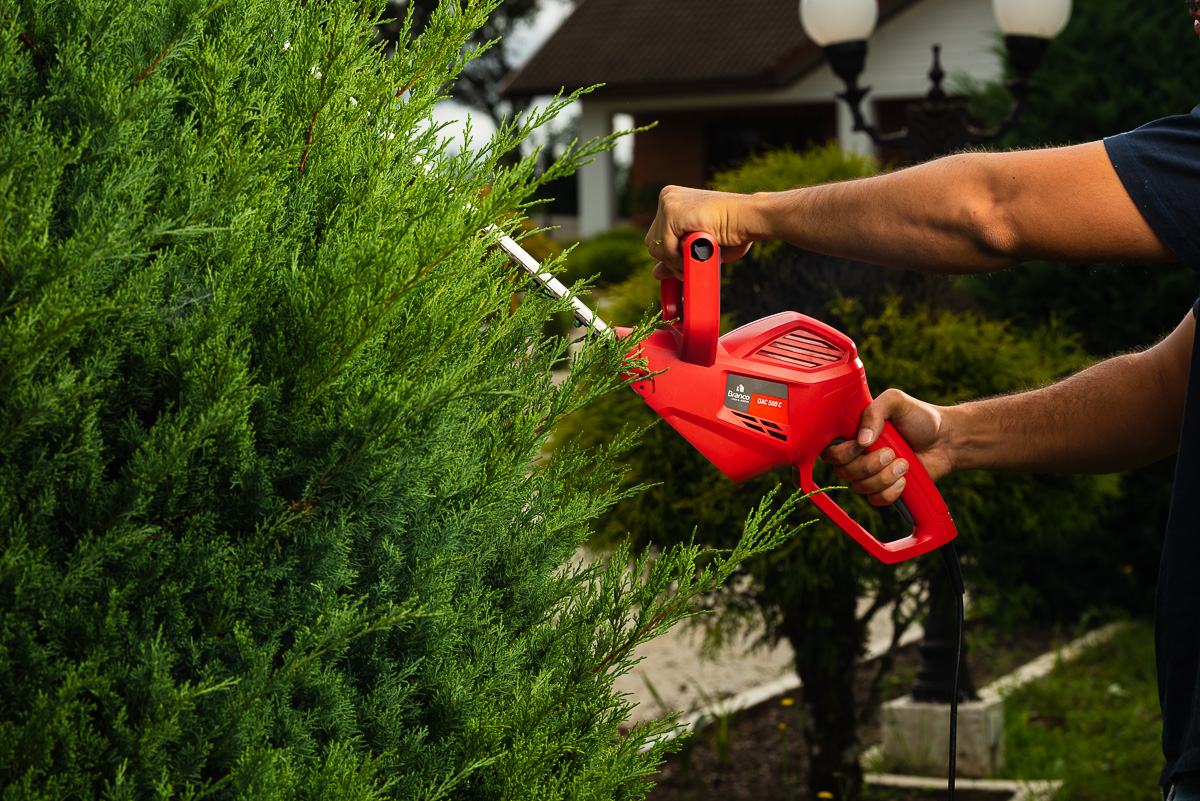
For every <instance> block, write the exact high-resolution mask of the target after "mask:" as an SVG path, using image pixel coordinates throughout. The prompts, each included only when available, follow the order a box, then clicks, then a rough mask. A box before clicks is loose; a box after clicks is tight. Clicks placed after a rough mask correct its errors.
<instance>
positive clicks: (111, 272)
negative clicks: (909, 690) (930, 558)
mask: <svg viewBox="0 0 1200 801" xmlns="http://www.w3.org/2000/svg"><path fill="white" fill-rule="evenodd" d="M489 8H490V6H489V4H488V3H482V2H480V3H470V4H468V5H466V6H462V7H459V6H458V4H444V5H443V6H442V7H440V8H439V10H438V11H437V12H436V13H435V14H434V15H433V16H432V17H431V18H430V20H429V23H428V25H427V26H426V28H425V29H424V32H423V33H422V34H421V35H420V36H419V37H415V38H412V39H409V38H408V37H402V39H401V41H400V45H399V47H398V48H397V50H396V52H395V54H394V57H393V58H391V59H385V58H384V57H383V55H382V53H381V52H380V50H379V49H378V48H377V47H376V46H374V45H372V43H371V42H372V27H373V23H374V20H375V19H376V18H377V16H378V12H379V8H377V7H369V6H364V5H361V4H358V3H354V2H347V1H345V0H331V1H330V2H321V3H304V4H279V3H270V2H264V1H263V0H200V2H182V0H147V2H144V3H137V4H133V3H118V4H112V3H105V2H98V0H67V2H50V0H23V1H22V2H20V3H18V4H16V5H15V6H12V7H10V8H9V10H8V11H7V12H6V15H5V23H6V24H5V29H6V32H5V34H4V35H3V36H0V184H2V185H3V187H4V191H3V193H0V539H2V541H3V555H2V556H0V685H2V687H3V690H2V692H0V787H3V797H4V798H5V799H52V798H53V799H59V798H79V799H91V798H109V799H120V798H148V797H167V796H170V797H178V798H200V797H205V798H217V799H234V798H256V799H273V798H301V799H303V798H312V799H322V800H323V801H324V800H327V799H373V798H414V799H415V798H421V799H443V798H456V799H457V798H481V799H482V798H537V799H552V798H605V799H613V798H635V797H640V796H641V795H642V794H643V793H644V790H645V777H646V776H647V775H648V774H649V773H650V772H651V771H652V768H653V766H654V764H655V763H656V761H657V760H658V758H659V757H660V755H661V753H662V751H663V749H664V748H665V746H664V745H662V744H661V743H658V744H655V743H653V742H652V737H653V735H655V734H656V733H658V732H661V730H662V729H663V728H665V726H657V727H649V728H639V729H635V730H634V731H633V732H632V733H630V735H629V736H627V737H624V738H620V737H618V736H617V724H618V723H619V722H620V721H621V720H622V719H623V718H624V717H625V715H626V713H627V711H628V704H627V702H626V701H625V700H624V699H622V698H620V697H617V696H615V695H614V693H613V690H612V679H613V676H614V675H616V674H619V673H620V672H622V671H624V670H627V669H628V667H629V665H630V662H631V657H630V651H631V648H632V647H633V646H634V645H636V644H637V643H639V642H642V641H644V640H645V639H648V638H650V637H652V636H654V635H655V634H657V633H659V632H661V631H662V630H664V629H665V628H668V627H670V626H671V625H672V624H673V623H675V622H676V621H678V620H679V619H680V618H682V617H685V616H687V615H689V614H691V610H692V607H693V604H694V601H693V599H694V597H695V596H696V594H697V593H698V592H701V591H706V590H709V589H712V588H714V587H715V586H716V585H717V584H718V583H719V582H720V581H722V580H724V579H725V578H727V577H728V576H729V575H730V573H731V572H732V571H733V570H734V569H735V567H736V565H737V564H738V562H739V561H740V560H741V559H743V558H746V557H747V556H750V555H753V554H756V553H759V552H761V550H762V549H764V548H767V547H770V546H771V545H773V544H774V543H776V542H778V541H779V540H780V538H781V537H782V536H783V534H784V533H785V532H786V526H783V518H782V517H781V515H783V514H786V512H787V510H788V509H789V508H790V506H789V504H787V503H785V504H784V505H783V506H782V507H781V511H772V510H771V509H769V508H768V507H766V506H764V505H759V504H753V505H750V504H748V506H752V508H753V510H754V512H753V514H752V515H751V516H750V518H749V519H748V522H747V525H746V532H747V536H746V538H744V539H743V540H742V542H741V543H740V544H738V545H736V546H735V547H734V548H733V550H732V551H731V552H722V553H717V554H714V553H704V552H702V551H701V549H699V548H697V547H695V546H691V545H684V546H682V547H679V548H674V549H671V550H670V551H668V552H666V553H665V554H663V556H661V557H660V558H659V559H657V560H655V561H654V562H653V563H647V562H646V561H644V560H643V561H641V562H637V563H636V564H635V565H634V570H633V571H632V572H631V571H630V570H629V569H628V565H627V556H628V555H627V554H625V553H619V554H618V555H617V556H616V557H614V558H613V559H611V560H609V561H608V562H607V563H595V564H579V563H576V562H575V561H573V560H574V557H575V554H576V549H577V547H578V545H579V544H580V542H581V541H582V540H583V539H584V538H585V537H586V535H587V533H588V531H589V521H590V520H592V519H593V518H594V517H595V516H596V515H597V514H599V513H600V512H602V511H603V510H604V509H606V508H608V507H609V506H611V504H613V503H614V502H615V501H616V500H617V499H618V498H619V497H621V495H622V493H623V490H621V489H619V488H618V487H617V479H618V478H619V475H620V472H621V468H620V467H619V465H617V464H616V463H615V462H614V457H615V456H617V455H619V454H621V453H622V452H624V451H625V450H626V449H628V448H629V447H631V444H632V440H631V438H629V437H624V436H622V437H616V438H615V439H613V440H612V441H610V442H606V443H604V445H603V446H602V447H599V448H596V449H592V450H590V451H589V450H584V449H583V448H581V447H578V446H568V447H565V448H562V449H560V450H558V451H557V452H556V453H555V454H554V455H553V456H551V457H549V458H547V457H545V456H544V455H542V452H541V451H542V447H543V445H544V443H545V440H546V438H547V436H548V432H549V431H550V430H551V429H552V428H553V426H554V425H555V424H556V423H557V422H558V421H560V420H561V419H562V418H563V417H564V416H565V415H567V414H568V413H570V412H572V411H573V410H575V409H577V408H579V407H580V406H581V405H583V404H585V403H586V402H588V401H589V400H591V399H594V398H595V397H597V396H599V395H601V394H603V393H604V392H606V391H608V390H610V389H612V388H614V387H617V386H619V385H620V384H621V379H620V374H621V368H622V360H623V357H622V353H621V351H622V348H614V347H607V346H604V345H603V344H602V343H589V344H588V346H587V347H585V348H583V349H582V350H581V351H580V352H579V353H578V355H577V356H576V357H575V362H574V369H573V371H572V373H571V375H570V376H569V377H568V378H567V379H566V380H565V381H563V382H561V383H555V382H554V381H553V380H552V378H551V372H550V366H551V365H552V364H553V363H554V362H555V360H557V359H558V358H560V356H561V353H562V351H563V348H564V343H563V342H562V341H561V340H560V339H559V340H545V339H543V338H541V337H540V335H539V331H540V328H541V327H542V325H543V324H544V323H545V321H546V319H547V318H548V317H549V316H550V315H551V314H552V313H554V312H556V311H560V310H561V309H562V308H563V304H561V303H560V302H552V301H550V300H549V299H547V298H543V297H541V296H538V295H532V296H530V297H528V298H526V300H525V302H524V303H521V304H513V303H512V299H513V295H514V291H515V290H516V289H517V288H519V287H520V286H522V285H523V283H524V282H523V280H522V279H520V278H518V277H517V276H516V275H515V272H516V271H515V269H514V268H512V267H510V266H509V265H508V262H507V260H506V258H505V257H504V256H503V254H502V253H501V252H500V251H498V250H497V249H496V248H494V247H492V244H491V241H490V240H489V237H488V236H486V235H480V233H479V232H480V231H481V230H482V229H484V228H485V227H486V226H487V225H489V224H491V223H499V224H500V225H502V226H504V227H505V229H506V230H509V231H512V230H514V229H515V228H516V225H517V223H516V221H515V220H514V219H513V218H512V217H511V216H510V214H509V213H510V212H511V211H512V210H514V209H520V208H521V207H522V204H523V203H524V202H525V199H526V198H528V197H529V196H530V195H531V194H532V193H533V192H534V190H535V189H536V188H537V186H538V184H539V181H542V180H552V179H553V178H555V177H558V176H560V175H562V174H565V173H567V172H570V171H571V170H572V169H573V168H574V167H575V165H577V164H578V163H579V161H580V160H582V159H586V158H588V157H589V155H590V154H592V153H594V152H596V151H597V149H599V148H603V147H607V146H608V145H609V142H607V141H598V142H593V143H590V144H588V145H585V146H583V147H576V148H573V149H572V150H571V151H570V152H569V153H568V154H567V155H566V156H565V157H564V158H563V159H562V160H560V161H559V162H558V163H557V164H556V165H555V166H554V167H553V168H551V170H549V171H548V172H547V173H546V174H545V175H542V176H540V177H534V171H533V160H532V159H526V160H524V161H520V162H519V163H517V164H516V165H515V166H508V167H500V166H498V165H499V164H500V160H501V159H502V158H504V157H505V154H507V153H509V152H511V151H513V150H514V149H515V148H516V147H517V146H518V144H519V141H518V139H517V136H518V134H516V133H515V132H514V131H513V130H511V129H505V130H502V131H501V132H500V133H498V134H497V135H496V136H495V137H494V138H493V139H492V140H491V141H490V142H488V143H485V144H484V145H483V146H481V147H480V148H479V149H477V150H471V149H469V150H466V151H464V152H463V153H461V154H457V155H456V154H452V153H449V152H448V151H447V150H446V146H445V143H444V142H443V140H442V139H441V138H440V137H439V135H438V131H437V129H436V126H434V125H433V124H432V123H431V122H430V111H431V108H432V106H433V104H434V103H435V102H436V101H437V100H438V99H439V98H441V97H443V96H444V90H443V87H444V86H446V85H447V84H448V82H450V81H452V80H453V79H454V78H455V76H456V75H457V73H458V71H459V70H460V69H461V68H462V64H463V58H464V55H463V53H464V51H463V50H462V44H463V43H464V42H466V41H467V40H468V39H469V37H470V35H471V33H472V31H474V30H476V29H477V28H479V27H480V25H481V24H482V23H483V21H484V20H485V19H486V17H487V14H488V12H489ZM469 56H470V52H467V53H466V57H469ZM563 102H565V101H563ZM563 102H558V103H555V104H553V105H552V107H551V108H549V109H548V110H547V111H546V112H545V115H544V117H543V118H541V119H542V121H544V119H545V118H548V117H549V116H551V115H553V114H554V113H555V112H556V111H557V110H558V108H560V107H561V106H562V105H563ZM534 122H535V123H536V122H537V121H536V120H535V121H534ZM485 189H486V190H487V191H485ZM667 725H669V724H667ZM643 748H644V749H646V750H645V752H644V753H643V752H642V749H643Z"/></svg>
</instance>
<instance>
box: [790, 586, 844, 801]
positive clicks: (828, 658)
mask: <svg viewBox="0 0 1200 801" xmlns="http://www.w3.org/2000/svg"><path fill="white" fill-rule="evenodd" d="M857 586H858V585H857V582H855V581H854V579H853V577H852V576H847V577H846V580H844V581H833V582H831V583H830V584H827V585H825V586H824V587H823V588H821V589H820V591H819V592H818V593H816V595H818V596H819V597H813V598H811V599H810V600H811V605H807V604H806V605H807V606H808V608H809V610H815V609H819V610H820V612H819V614H820V616H821V617H822V618H824V620H822V625H821V626H820V630H821V634H820V635H819V636H821V637H822V638H823V639H824V640H825V641H824V642H821V643H819V644H816V643H813V642H812V639H811V638H812V637H813V636H814V635H813V634H812V632H813V630H814V628H816V627H814V626H812V625H811V624H812V623H813V622H814V621H812V620H810V621H808V622H809V625H808V626H805V627H803V628H804V629H807V633H806V634H805V635H804V636H795V637H793V636H788V640H789V641H790V642H791V644H792V647H793V649H794V650H795V652H796V672H797V674H798V675H799V676H800V680H801V681H802V682H803V684H804V693H803V699H804V700H803V704H802V710H803V713H804V749H805V754H806V755H807V757H808V765H809V767H808V791H809V798H811V799H814V801H815V799H817V798H820V797H822V796H821V795H820V794H821V793H830V794H832V796H833V798H835V799H848V800H849V801H853V799H856V798H858V797H859V796H860V795H861V793H862V781H863V771H862V766H861V765H860V764H859V757H860V755H861V752H862V746H861V744H860V742H859V736H858V725H857V719H858V715H857V708H856V707H857V705H856V702H855V692H854V689H855V675H856V665H857V663H858V660H859V657H860V656H861V654H862V648H863V631H862V624H861V623H860V622H859V620H858V619H857V616H856V614H855V612H856V605H857V600H858V599H857V598H856V589H857ZM802 614H803V613H802ZM808 614H809V615H811V614H812V612H811V611H810V612H809V613H808ZM785 628H788V626H787V625H786V623H785ZM796 633H797V634H799V633H800V632H798V631H797V632H796ZM825 797H826V798H827V797H828V796H825Z"/></svg>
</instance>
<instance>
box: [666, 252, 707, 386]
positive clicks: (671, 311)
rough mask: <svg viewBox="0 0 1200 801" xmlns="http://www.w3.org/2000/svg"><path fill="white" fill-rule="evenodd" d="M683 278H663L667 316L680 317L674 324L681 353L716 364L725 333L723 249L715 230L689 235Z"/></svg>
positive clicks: (688, 358)
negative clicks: (718, 245) (722, 321)
mask: <svg viewBox="0 0 1200 801" xmlns="http://www.w3.org/2000/svg"><path fill="white" fill-rule="evenodd" d="M679 246H680V248H681V249H682V251H683V281H682V282H680V281H679V279H678V278H673V277H671V278H666V279H664V280H663V282H662V289H661V291H662V308H663V319H664V320H679V322H678V323H676V324H675V325H674V326H673V327H674V328H675V330H676V332H678V334H679V336H680V341H679V356H680V358H681V359H683V360H684V361H685V362H689V363H691V364H698V365H700V366H701V367H712V365H713V363H714V362H715V361H716V360H717V339H718V338H719V337H720V336H721V249H720V248H719V247H717V240H716V238H715V237H713V236H712V235H711V234H706V233H702V232H697V233H691V234H688V235H686V236H685V237H684V238H683V240H682V241H681V242H680V243H679Z"/></svg>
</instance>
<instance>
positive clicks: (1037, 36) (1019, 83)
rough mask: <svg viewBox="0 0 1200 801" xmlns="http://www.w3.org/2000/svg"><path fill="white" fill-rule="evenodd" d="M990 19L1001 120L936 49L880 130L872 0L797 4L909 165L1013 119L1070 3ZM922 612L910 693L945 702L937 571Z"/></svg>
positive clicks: (950, 627)
mask: <svg viewBox="0 0 1200 801" xmlns="http://www.w3.org/2000/svg"><path fill="white" fill-rule="evenodd" d="M992 10H993V13H994V14H995V16H996V21H997V23H998V24H999V25H1000V28H1001V30H1003V31H1004V33H1005V37H1004V44H1005V48H1006V49H1007V51H1008V60H1009V64H1010V65H1011V67H1012V71H1013V74H1014V77H1013V79H1012V80H1010V81H1008V82H1007V83H1006V84H1005V85H1006V87H1007V88H1008V90H1009V93H1010V94H1011V95H1012V98H1013V102H1012V105H1011V106H1010V107H1009V110H1008V113H1007V114H1006V115H1005V117H1004V118H1003V119H1002V120H1001V121H1000V122H999V123H998V124H997V125H996V127H995V128H991V129H980V128H976V127H975V126H973V125H972V124H971V122H970V120H969V119H967V113H966V109H965V108H964V106H963V104H962V103H961V102H956V101H955V100H953V99H952V98H949V97H948V96H947V95H946V92H945V90H943V89H942V79H943V78H944V77H945V73H944V72H943V71H942V66H941V58H940V47H939V46H938V45H934V46H933V68H932V69H931V70H930V71H929V79H930V81H931V83H932V86H931V88H930V90H929V93H928V94H927V95H926V96H925V98H924V100H922V101H920V102H917V103H911V104H909V105H908V107H907V108H906V109H905V115H906V123H907V124H906V126H905V127H904V128H903V129H902V130H900V131H896V132H893V133H887V134H885V133H882V132H881V131H880V130H879V128H878V127H876V126H875V125H872V124H871V123H869V122H867V121H866V119H865V118H864V116H863V112H862V102H863V99H864V98H865V97H866V96H867V93H868V92H870V87H860V86H859V85H858V76H859V75H860V74H861V73H862V70H863V65H864V64H865V62H866V57H867V38H868V37H869V36H870V35H871V33H872V31H874V29H875V23H876V21H877V20H878V16H879V8H878V4H877V0H800V21H801V24H802V25H803V26H804V30H805V32H806V33H807V34H808V37H809V38H810V39H812V40H813V41H814V42H816V43H817V44H818V45H821V46H822V47H823V48H824V50H825V55H826V57H827V58H828V59H829V64H830V66H831V67H832V68H833V71H834V73H835V74H836V75H837V76H838V77H839V78H841V79H842V82H843V83H845V85H846V91H844V92H841V93H839V94H838V95H837V97H839V98H840V99H842V100H844V101H845V102H846V105H847V106H849V108H850V113H851V114H852V115H853V117H854V130H855V131H861V132H864V133H866V134H867V135H868V136H869V137H870V138H871V141H873V142H874V143H875V144H876V145H879V146H886V147H896V148H903V149H904V152H905V153H906V155H907V159H908V161H909V162H910V163H913V164H916V163H920V162H923V161H928V160H930V159H933V158H937V157H938V156H943V155H946V154H948V153H953V152H955V151H958V150H962V149H963V148H966V147H969V146H970V145H978V144H985V143H987V142H991V141H994V140H995V139H996V138H997V137H999V136H1001V135H1002V134H1003V133H1004V132H1005V131H1007V130H1008V129H1009V128H1011V127H1012V125H1013V124H1014V123H1015V122H1016V121H1017V119H1018V118H1019V117H1020V114H1021V111H1022V109H1023V108H1024V105H1025V100H1026V98H1028V96H1029V91H1030V84H1029V79H1030V76H1031V75H1032V74H1033V72H1034V70H1036V69H1037V67H1038V65H1039V64H1040V63H1041V60H1042V56H1043V55H1044V54H1045V52H1046V49H1047V47H1049V45H1050V40H1051V39H1053V38H1054V37H1055V36H1057V35H1058V33H1059V32H1060V31H1061V30H1062V29H1063V28H1064V27H1065V26H1066V24H1067V20H1068V18H1069V17H1070V15H1071V0H992ZM929 593H930V599H929V612H928V614H927V615H926V618H925V634H924V637H923V638H922V640H921V644H920V646H919V651H920V655H921V664H920V667H919V668H918V670H917V679H916V682H915V683H914V685H913V688H912V698H913V700H916V701H925V702H936V703H949V702H950V700H951V696H952V695H953V693H954V663H955V655H956V648H955V646H956V637H957V627H956V625H955V624H956V621H955V615H956V609H955V606H956V605H955V601H954V595H953V593H954V590H953V589H952V588H951V586H950V582H949V580H948V579H947V578H946V577H945V576H944V575H943V574H942V573H940V572H938V573H934V574H933V576H932V577H931V581H930V588H929ZM959 694H960V698H959V700H963V699H964V698H969V697H972V696H973V695H974V687H973V685H972V683H971V679H970V676H969V674H967V671H966V665H965V663H964V664H963V672H962V677H961V679H960V682H959Z"/></svg>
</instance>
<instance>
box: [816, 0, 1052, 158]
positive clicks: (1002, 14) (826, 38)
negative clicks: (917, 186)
mask: <svg viewBox="0 0 1200 801" xmlns="http://www.w3.org/2000/svg"><path fill="white" fill-rule="evenodd" d="M992 10H993V12H994V13H995V16H996V22H997V23H998V24H999V26H1000V28H1001V30H1003V31H1004V34H1005V36H1004V45H1005V49H1006V50H1007V51H1008V61H1009V64H1010V65H1011V67H1012V70H1013V74H1014V77H1013V79H1012V80H1010V81H1008V82H1007V83H1006V84H1005V86H1006V87H1007V88H1008V90H1009V92H1010V94H1011V95H1012V97H1013V103H1012V105H1011V107H1010V108H1009V110H1008V113H1007V114H1006V115H1005V117H1004V119H1002V120H1001V121H1000V122H999V124H997V126H996V127H995V128H991V129H979V128H976V127H975V126H973V125H971V123H970V121H969V120H968V119H967V115H966V109H965V108H964V107H963V105H962V103H960V102H956V101H955V100H953V99H951V98H949V97H947V95H946V93H945V91H944V90H943V89H942V79H943V78H944V77H945V73H944V72H943V71H942V67H941V60H940V48H939V46H938V45H934V46H933V68H932V69H931V70H930V71H929V78H930V81H931V82H932V86H931V88H930V90H929V94H927V95H926V96H925V99H924V100H922V101H921V102H919V103H912V104H910V105H909V106H908V108H907V109H906V117H907V120H906V122H907V125H906V127H905V128H904V129H902V130H900V131H896V132H894V133H888V134H884V133H882V132H881V131H880V130H879V128H878V127H876V126H875V125H872V124H871V123H868V122H867V121H866V119H865V118H864V116H863V112H862V101H863V99H864V98H865V97H866V96H867V93H868V92H870V91H871V89H870V87H860V86H859V85H858V76H859V75H860V74H861V73H862V70H863V65H864V64H865V63H866V57H867V39H868V37H870V35H871V33H872V32H873V31H874V30H875V23H876V21H877V20H878V15H879V10H878V4H877V1H876V0H800V21H801V24H802V25H803V26H804V30H805V32H806V33H807V34H808V37H809V38H810V39H812V40H813V41H814V42H816V43H817V44H819V45H821V47H823V48H824V50H825V55H826V57H827V58H828V59H829V64H830V66H831V67H832V68H833V71H834V73H835V74H837V76H838V77H839V78H841V79H842V81H843V82H844V83H845V84H846V91H844V92H841V93H839V94H838V95H837V97H839V98H841V99H842V100H844V101H846V105H847V106H849V108H850V113H851V114H852V115H853V116H854V130H855V131H861V132H863V133H865V134H867V135H868V136H869V137H871V141H873V142H874V143H875V144H876V145H881V146H888V147H897V148H903V149H904V151H905V153H906V154H907V156H908V160H909V161H910V162H911V163H914V164H915V163H919V162H922V161H928V160H929V159H932V158H937V157H938V156H944V155H946V154H947V153H952V152H954V151H956V150H961V149H962V148H965V147H968V146H970V145H978V144H985V143H987V142H991V141H994V140H995V139H996V138H997V137H999V136H1001V135H1002V134H1003V133H1004V132H1006V131H1007V130H1008V129H1009V128H1011V127H1012V125H1013V124H1014V123H1015V122H1016V121H1017V119H1018V118H1019V117H1020V114H1021V111H1022V109H1023V108H1024V106H1025V100H1026V98H1027V97H1028V96H1029V90H1030V84H1029V79H1030V76H1031V75H1032V74H1033V72H1034V70H1036V69H1037V67H1038V65H1039V64H1040V63H1041V60H1042V56H1043V55H1044V54H1045V52H1046V48H1047V47H1049V45H1050V40H1051V39H1053V38H1054V37H1055V36H1057V35H1058V33H1059V32H1060V31H1061V30H1062V29H1063V28H1064V27H1065V26H1066V24H1067V20H1068V18H1069V17H1070V15H1071V0H993V2H992Z"/></svg>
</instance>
